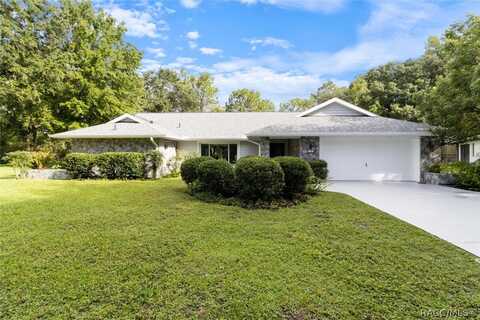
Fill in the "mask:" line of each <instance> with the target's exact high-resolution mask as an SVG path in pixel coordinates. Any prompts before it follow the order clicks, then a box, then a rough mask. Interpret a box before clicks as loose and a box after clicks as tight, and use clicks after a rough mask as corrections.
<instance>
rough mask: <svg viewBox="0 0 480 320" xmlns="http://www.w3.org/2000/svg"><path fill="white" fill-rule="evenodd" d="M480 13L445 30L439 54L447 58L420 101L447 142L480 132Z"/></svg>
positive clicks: (474, 137) (479, 134)
mask: <svg viewBox="0 0 480 320" xmlns="http://www.w3.org/2000/svg"><path fill="white" fill-rule="evenodd" d="M479 43H480V17H478V16H470V17H469V18H468V19H467V20H466V21H465V22H464V23H459V24H454V25H452V26H451V27H450V28H449V29H447V31H446V32H445V34H444V43H443V48H442V50H441V56H442V57H443V60H444V61H446V63H445V64H444V67H443V68H444V75H443V76H441V77H439V78H438V80H437V81H436V83H435V86H434V87H433V88H431V90H430V91H429V93H428V95H427V99H425V101H424V103H423V104H422V111H423V114H424V115H425V119H426V120H427V121H428V122H429V123H430V124H432V125H434V126H435V132H436V133H437V134H438V135H439V136H440V137H441V138H443V139H444V140H446V141H448V142H463V141H465V140H470V139H477V138H478V136H480V66H479V64H478V57H480V46H479V45H478V44H479Z"/></svg>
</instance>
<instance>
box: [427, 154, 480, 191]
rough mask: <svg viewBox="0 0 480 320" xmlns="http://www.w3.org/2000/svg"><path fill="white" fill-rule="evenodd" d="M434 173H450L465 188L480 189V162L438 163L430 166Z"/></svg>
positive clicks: (429, 169) (459, 185) (458, 184)
mask: <svg viewBox="0 0 480 320" xmlns="http://www.w3.org/2000/svg"><path fill="white" fill-rule="evenodd" d="M428 171H429V172H433V173H449V174H451V175H453V176H454V177H455V178H456V180H457V186H458V187H460V188H463V189H468V190H475V191H480V162H478V161H477V162H475V163H466V162H462V161H458V162H452V163H437V164H433V165H431V166H430V167H429V168H428Z"/></svg>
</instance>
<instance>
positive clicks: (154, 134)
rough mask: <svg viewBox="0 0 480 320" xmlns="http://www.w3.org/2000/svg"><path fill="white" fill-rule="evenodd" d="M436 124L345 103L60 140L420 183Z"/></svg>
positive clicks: (167, 117)
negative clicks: (287, 163)
mask: <svg viewBox="0 0 480 320" xmlns="http://www.w3.org/2000/svg"><path fill="white" fill-rule="evenodd" d="M428 136H430V132H429V127H428V126H427V125H425V124H420V123H414V122H408V121H402V120H396V119H390V118H385V117H381V116H378V115H376V114H374V113H371V112H369V111H367V110H364V109H362V108H360V107H358V106H355V105H353V104H350V103H348V102H346V101H343V100H341V99H338V98H333V99H330V100H328V101H326V102H324V103H322V104H320V105H318V106H315V107H313V108H311V109H308V110H306V111H305V112H301V113H295V112H219V113H207V112H206V113H137V114H135V115H129V114H125V115H122V116H120V117H118V118H116V119H113V120H111V121H110V122H107V123H104V124H101V125H96V126H92V127H88V128H82V129H77V130H72V131H68V132H63V133H58V134H54V135H52V137H53V138H56V139H70V140H71V141H72V151H73V152H90V153H100V152H106V151H140V152H144V151H148V150H151V149H157V150H159V151H160V152H162V153H163V155H164V158H165V159H166V160H167V161H168V160H169V159H172V158H175V157H177V156H181V157H185V156H188V155H191V154H197V155H204V156H206V155H210V156H212V157H214V158H222V159H226V160H228V161H230V162H231V163H235V161H237V160H238V159H239V158H241V157H243V156H248V155H261V156H265V157H277V156H283V155H289V156H298V157H302V158H304V159H306V160H313V159H323V160H326V161H327V162H328V166H329V171H330V179H333V180H375V181H381V180H392V181H420V176H421V167H422V161H423V158H425V157H426V155H427V154H428V152H429V151H428V150H426V149H428V147H427V145H428V142H427V140H428ZM424 141H425V142H424Z"/></svg>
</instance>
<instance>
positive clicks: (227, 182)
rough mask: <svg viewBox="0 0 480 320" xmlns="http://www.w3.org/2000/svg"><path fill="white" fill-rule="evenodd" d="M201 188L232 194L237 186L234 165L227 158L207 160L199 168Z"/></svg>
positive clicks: (216, 192)
mask: <svg viewBox="0 0 480 320" xmlns="http://www.w3.org/2000/svg"><path fill="white" fill-rule="evenodd" d="M197 175H198V183H199V184H200V188H201V189H203V190H204V191H207V192H209V193H212V194H221V195H224V196H228V195H232V194H233V191H234V186H235V174H234V171H233V167H232V165H231V164H230V163H228V162H227V161H225V160H207V161H203V162H201V163H200V164H199V166H198V169H197Z"/></svg>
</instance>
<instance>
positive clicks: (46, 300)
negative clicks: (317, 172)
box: [0, 167, 480, 319]
mask: <svg viewBox="0 0 480 320" xmlns="http://www.w3.org/2000/svg"><path fill="white" fill-rule="evenodd" d="M10 174H11V173H10V171H9V169H8V168H5V167H3V168H2V167H0V178H3V179H0V318H4V319H23V318H25V319H31V318H42V319H47V318H55V319H73V318H75V319H78V318H82V319H102V318H106V319H113V318H121V319H133V318H140V319H145V318H147V319H148V318H158V319H163V318H168V319H183V318H188V319H191V318H209V319H218V318H224V319H245V318H250V319H259V318H263V319H275V318H278V319H418V318H425V317H422V316H421V315H422V313H421V312H422V311H427V310H429V309H444V308H451V309H454V310H458V309H461V310H466V309H469V308H475V307H478V306H479V305H480V263H479V262H478V261H476V258H475V257H474V256H472V255H470V254H468V253H465V252H463V251H462V250H460V249H457V248H456V247H454V246H452V245H450V244H448V243H447V242H444V241H442V240H439V239H437V238H435V237H433V236H430V235H428V234H427V233H425V232H423V231H421V230H419V229H416V228H414V227H412V226H410V225H407V224H405V223H403V222H401V221H399V220H396V219H394V218H392V217H390V216H389V215H387V214H384V213H382V212H381V211H378V210H376V209H373V208H371V207H369V206H367V205H365V204H362V203H360V202H358V201H356V200H354V199H352V198H350V197H348V196H346V195H342V194H336V193H324V194H322V195H321V196H318V197H316V198H314V199H312V200H310V201H309V202H307V203H304V204H301V205H300V206H298V207H295V208H289V209H282V210H279V211H263V210H258V211H248V210H243V209H239V208H234V207H224V206H221V205H214V204H205V203H202V202H199V201H197V200H194V199H192V198H191V197H190V196H188V195H187V194H186V193H185V187H184V185H183V183H182V182H181V181H180V180H178V179H163V180H160V181H131V182H123V181H113V182H109V181H26V180H24V181H17V180H13V179H5V177H6V176H7V175H10ZM405 201H408V199H405ZM471 315H472V318H474V317H478V316H479V315H478V314H476V315H473V314H471ZM466 318H468V317H466ZM462 319H463V318H462Z"/></svg>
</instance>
